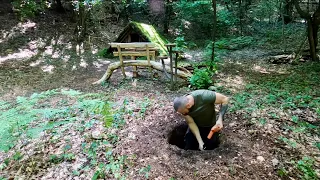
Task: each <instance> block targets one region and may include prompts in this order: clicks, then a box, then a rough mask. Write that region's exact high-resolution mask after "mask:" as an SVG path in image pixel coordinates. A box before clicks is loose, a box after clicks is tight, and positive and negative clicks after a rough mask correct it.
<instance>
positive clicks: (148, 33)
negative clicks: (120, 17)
mask: <svg viewBox="0 0 320 180" xmlns="http://www.w3.org/2000/svg"><path fill="white" fill-rule="evenodd" d="M131 33H137V34H139V35H140V36H141V37H142V39H143V40H144V41H145V42H152V43H154V44H155V45H156V46H157V47H158V48H159V49H160V54H163V55H164V54H167V48H166V47H165V44H167V43H168V41H167V40H166V39H165V38H163V37H162V36H161V35H160V34H159V33H158V32H157V30H156V29H155V28H154V27H153V26H152V25H149V24H144V23H139V22H134V21H132V22H130V23H129V24H128V25H127V26H126V27H125V28H124V30H123V31H122V32H121V33H120V35H119V36H118V38H117V39H116V40H115V42H126V39H127V36H128V35H129V34H131Z"/></svg>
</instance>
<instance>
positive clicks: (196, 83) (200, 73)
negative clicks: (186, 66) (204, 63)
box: [189, 68, 213, 89]
mask: <svg viewBox="0 0 320 180" xmlns="http://www.w3.org/2000/svg"><path fill="white" fill-rule="evenodd" d="M189 82H190V84H191V85H192V86H193V87H195V88H196V89H207V88H208V87H209V86H211V85H212V83H213V82H212V72H210V71H209V70H208V69H197V68H196V69H195V71H194V73H193V75H192V76H191V78H190V79H189Z"/></svg>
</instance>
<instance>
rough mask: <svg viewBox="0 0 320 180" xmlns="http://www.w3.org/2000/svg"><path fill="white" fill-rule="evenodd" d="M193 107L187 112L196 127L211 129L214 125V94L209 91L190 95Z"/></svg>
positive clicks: (200, 91)
mask: <svg viewBox="0 0 320 180" xmlns="http://www.w3.org/2000/svg"><path fill="white" fill-rule="evenodd" d="M190 95H191V96H192V97H193V98H194V105H193V106H192V107H191V109H190V110H189V114H188V115H189V116H191V117H192V118H193V120H194V122H195V123H196V124H197V126H198V127H212V126H214V125H215V123H216V111H215V101H216V93H215V92H213V91H210V90H196V91H193V92H191V93H190Z"/></svg>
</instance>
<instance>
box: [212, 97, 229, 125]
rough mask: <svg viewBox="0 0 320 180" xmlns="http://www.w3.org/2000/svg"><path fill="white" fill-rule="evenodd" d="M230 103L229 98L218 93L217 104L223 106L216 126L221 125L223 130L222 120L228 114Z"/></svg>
mask: <svg viewBox="0 0 320 180" xmlns="http://www.w3.org/2000/svg"><path fill="white" fill-rule="evenodd" d="M228 103H229V98H228V97H227V96H225V95H223V94H220V93H216V101H215V104H221V106H220V113H219V118H218V120H217V123H216V124H219V125H220V126H221V128H222V126H223V125H222V120H223V118H224V114H225V113H226V112H227V109H228Z"/></svg>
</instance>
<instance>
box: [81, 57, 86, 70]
mask: <svg viewBox="0 0 320 180" xmlns="http://www.w3.org/2000/svg"><path fill="white" fill-rule="evenodd" d="M80 66H81V67H84V68H86V67H87V66H88V63H87V62H86V61H85V60H84V59H83V58H81V61H80Z"/></svg>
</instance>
